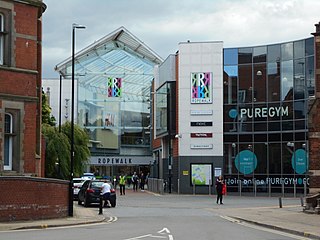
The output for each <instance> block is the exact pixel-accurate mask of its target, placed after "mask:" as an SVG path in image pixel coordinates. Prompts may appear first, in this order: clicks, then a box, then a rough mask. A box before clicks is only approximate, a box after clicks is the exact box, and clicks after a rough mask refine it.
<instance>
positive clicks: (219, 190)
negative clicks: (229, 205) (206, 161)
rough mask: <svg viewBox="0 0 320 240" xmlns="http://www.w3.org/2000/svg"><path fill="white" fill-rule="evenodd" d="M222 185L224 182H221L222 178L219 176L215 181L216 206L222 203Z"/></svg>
mask: <svg viewBox="0 0 320 240" xmlns="http://www.w3.org/2000/svg"><path fill="white" fill-rule="evenodd" d="M223 185H224V182H223V178H222V176H219V177H218V179H217V181H216V190H217V204H219V202H220V204H223V203H222V196H223V194H222V190H223Z"/></svg>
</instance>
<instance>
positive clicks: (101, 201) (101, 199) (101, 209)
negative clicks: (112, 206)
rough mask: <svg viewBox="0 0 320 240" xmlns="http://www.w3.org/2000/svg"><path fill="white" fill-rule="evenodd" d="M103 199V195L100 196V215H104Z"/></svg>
mask: <svg viewBox="0 0 320 240" xmlns="http://www.w3.org/2000/svg"><path fill="white" fill-rule="evenodd" d="M102 204H103V198H102V195H100V202H99V215H102V214H103V206H102Z"/></svg>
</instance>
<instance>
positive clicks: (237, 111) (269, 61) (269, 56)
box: [223, 38, 314, 195]
mask: <svg viewBox="0 0 320 240" xmlns="http://www.w3.org/2000/svg"><path fill="white" fill-rule="evenodd" d="M313 64H314V49H313V38H308V39H304V40H299V41H293V42H287V43H281V44H274V45H267V46H258V47H246V48H230V49H224V73H223V83H224V162H225V164H224V165H225V169H224V173H225V178H226V180H227V184H228V190H229V191H234V192H239V191H240V192H242V193H243V194H253V193H256V192H263V193H266V194H269V195H270V194H272V193H279V192H282V193H288V194H289V193H290V194H292V193H297V192H303V191H305V189H306V186H307V185H308V176H307V175H306V174H307V171H308V147H307V146H308V139H307V131H308V129H307V109H308V106H307V104H308V98H309V97H310V96H313V95H314V65H313Z"/></svg>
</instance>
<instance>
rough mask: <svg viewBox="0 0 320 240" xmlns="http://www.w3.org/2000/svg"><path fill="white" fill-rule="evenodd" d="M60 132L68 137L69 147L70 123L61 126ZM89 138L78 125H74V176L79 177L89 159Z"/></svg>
mask: <svg viewBox="0 0 320 240" xmlns="http://www.w3.org/2000/svg"><path fill="white" fill-rule="evenodd" d="M61 131H62V132H63V133H64V134H65V135H66V136H68V138H69V143H70V145H71V123H70V122H66V123H65V124H64V125H62V126H61ZM88 145H89V136H88V134H87V132H85V131H84V130H83V129H82V128H80V127H79V126H78V125H74V166H73V167H74V168H73V173H74V175H75V176H80V175H81V174H82V173H83V171H84V168H85V166H86V164H87V163H88V160H89V157H90V150H89V147H88Z"/></svg>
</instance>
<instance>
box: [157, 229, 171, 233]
mask: <svg viewBox="0 0 320 240" xmlns="http://www.w3.org/2000/svg"><path fill="white" fill-rule="evenodd" d="M163 232H165V233H170V231H169V229H168V228H163V229H162V230H160V231H159V232H158V233H160V234H163Z"/></svg>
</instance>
